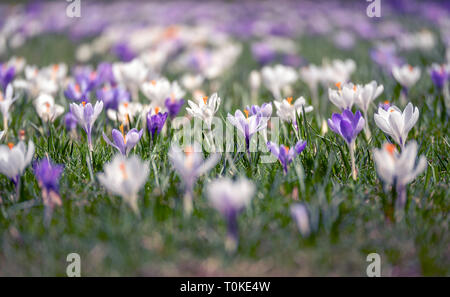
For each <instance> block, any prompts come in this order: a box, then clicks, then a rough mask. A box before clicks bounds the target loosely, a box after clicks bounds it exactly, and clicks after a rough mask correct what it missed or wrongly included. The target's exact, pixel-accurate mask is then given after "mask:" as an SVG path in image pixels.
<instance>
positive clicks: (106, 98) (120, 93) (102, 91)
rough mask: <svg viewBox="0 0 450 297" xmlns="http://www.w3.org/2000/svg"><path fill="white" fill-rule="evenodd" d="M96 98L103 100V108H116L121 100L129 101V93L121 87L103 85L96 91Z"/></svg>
mask: <svg viewBox="0 0 450 297" xmlns="http://www.w3.org/2000/svg"><path fill="white" fill-rule="evenodd" d="M96 94H97V98H98V99H99V100H100V101H102V102H103V104H104V108H105V110H108V109H113V110H117V109H118V108H119V104H120V103H121V102H129V101H130V94H129V93H128V92H127V91H126V90H125V89H123V88H120V87H117V86H116V87H111V86H110V85H105V86H103V88H99V89H98V90H97V91H96Z"/></svg>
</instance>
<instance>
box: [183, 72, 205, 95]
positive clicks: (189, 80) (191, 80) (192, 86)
mask: <svg viewBox="0 0 450 297" xmlns="http://www.w3.org/2000/svg"><path fill="white" fill-rule="evenodd" d="M204 80H205V78H204V77H203V76H202V75H200V74H196V75H193V74H184V75H183V76H182V77H181V84H182V85H183V87H185V88H186V89H188V90H189V91H191V92H193V91H195V90H197V89H198V88H200V86H201V85H202V83H203V81H204Z"/></svg>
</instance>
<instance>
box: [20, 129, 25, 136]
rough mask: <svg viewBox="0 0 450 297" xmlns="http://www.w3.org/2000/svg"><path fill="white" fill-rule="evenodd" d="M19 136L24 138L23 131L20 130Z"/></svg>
mask: <svg viewBox="0 0 450 297" xmlns="http://www.w3.org/2000/svg"><path fill="white" fill-rule="evenodd" d="M19 136H20V137H25V130H23V129H22V130H20V131H19Z"/></svg>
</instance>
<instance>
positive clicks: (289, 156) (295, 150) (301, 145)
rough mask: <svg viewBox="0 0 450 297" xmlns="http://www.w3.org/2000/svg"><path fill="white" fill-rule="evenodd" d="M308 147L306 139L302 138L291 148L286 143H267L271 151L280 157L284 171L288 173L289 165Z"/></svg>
mask: <svg viewBox="0 0 450 297" xmlns="http://www.w3.org/2000/svg"><path fill="white" fill-rule="evenodd" d="M305 147H306V141H302V140H300V141H299V142H297V143H296V144H295V146H294V147H292V148H289V147H288V146H285V145H278V144H276V143H274V142H271V141H269V142H268V143H267V148H268V149H269V151H270V152H271V153H272V154H273V155H274V156H275V157H277V158H278V160H279V161H280V163H281V166H283V172H284V174H285V175H286V174H287V171H288V165H289V164H290V163H292V161H293V160H294V158H295V157H296V156H297V155H299V154H300V153H301V152H302V151H303V150H304V149H305Z"/></svg>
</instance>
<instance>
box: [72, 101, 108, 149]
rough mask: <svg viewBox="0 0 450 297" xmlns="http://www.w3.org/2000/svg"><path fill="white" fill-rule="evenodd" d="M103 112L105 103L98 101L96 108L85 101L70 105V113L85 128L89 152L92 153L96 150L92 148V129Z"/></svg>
mask: <svg viewBox="0 0 450 297" xmlns="http://www.w3.org/2000/svg"><path fill="white" fill-rule="evenodd" d="M102 110H103V102H102V101H97V102H96V103H95V106H92V104H91V103H87V104H86V102H85V101H83V102H82V103H81V104H75V103H71V104H70V111H71V112H72V113H73V115H74V116H75V117H76V119H77V121H78V123H79V124H80V126H82V127H83V129H84V131H85V132H86V134H87V138H88V146H89V150H90V151H91V152H92V151H93V150H94V148H93V146H92V136H91V135H92V127H93V125H94V122H95V120H97V118H98V116H99V115H100V113H101V112H102Z"/></svg>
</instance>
